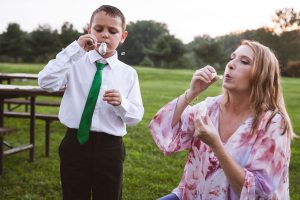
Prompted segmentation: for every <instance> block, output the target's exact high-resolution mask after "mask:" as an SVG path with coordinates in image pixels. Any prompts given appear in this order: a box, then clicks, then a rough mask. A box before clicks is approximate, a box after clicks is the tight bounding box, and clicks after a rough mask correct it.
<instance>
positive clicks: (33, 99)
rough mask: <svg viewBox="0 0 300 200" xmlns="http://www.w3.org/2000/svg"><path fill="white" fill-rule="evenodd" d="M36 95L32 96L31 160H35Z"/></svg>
mask: <svg viewBox="0 0 300 200" xmlns="http://www.w3.org/2000/svg"><path fill="white" fill-rule="evenodd" d="M34 129H35V97H30V144H32V148H31V149H30V150H29V162H33V161H34V148H35V136H34V135H35V132H34Z"/></svg>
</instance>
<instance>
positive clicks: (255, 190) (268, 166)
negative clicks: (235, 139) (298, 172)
mask: <svg viewBox="0 0 300 200" xmlns="http://www.w3.org/2000/svg"><path fill="white" fill-rule="evenodd" d="M268 116H269V115H268V114H266V115H265V117H264V118H263V122H262V123H261V124H265V122H266V121H267V119H268ZM282 123H283V119H282V117H281V116H280V115H279V114H277V115H275V117H274V118H273V119H272V121H271V124H270V125H269V127H268V128H267V130H266V131H265V130H264V126H261V125H260V127H259V130H258V133H257V134H258V135H257V138H256V141H255V143H254V145H253V148H252V150H251V153H250V156H249V160H248V162H247V165H246V166H245V168H244V170H245V172H246V176H245V181H244V186H243V189H242V192H241V196H240V199H243V200H244V199H245V200H250V199H251V200H252V199H253V200H254V199H285V198H286V196H288V184H289V183H288V167H289V161H290V138H289V136H288V134H287V133H285V134H282V131H283V129H282ZM261 127H262V128H261ZM278 195H279V196H278ZM281 197H283V198H281Z"/></svg>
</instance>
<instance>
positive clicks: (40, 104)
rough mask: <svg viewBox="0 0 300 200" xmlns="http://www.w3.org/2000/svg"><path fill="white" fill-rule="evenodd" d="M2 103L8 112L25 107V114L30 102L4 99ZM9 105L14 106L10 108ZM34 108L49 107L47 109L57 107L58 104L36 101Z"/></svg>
mask: <svg viewBox="0 0 300 200" xmlns="http://www.w3.org/2000/svg"><path fill="white" fill-rule="evenodd" d="M4 103H6V104H8V110H9V111H13V110H14V109H16V108H18V107H20V106H22V105H25V112H28V105H30V100H28V99H5V100H4ZM11 105H14V107H12V106H11ZM35 105H36V106H49V107H59V106H60V102H49V101H36V102H35Z"/></svg>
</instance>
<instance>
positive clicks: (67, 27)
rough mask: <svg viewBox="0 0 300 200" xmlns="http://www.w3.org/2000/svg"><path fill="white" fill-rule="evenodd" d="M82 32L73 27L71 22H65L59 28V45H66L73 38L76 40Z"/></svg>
mask: <svg viewBox="0 0 300 200" xmlns="http://www.w3.org/2000/svg"><path fill="white" fill-rule="evenodd" d="M81 34H82V33H79V32H78V31H77V30H75V29H74V27H73V24H71V23H69V22H65V23H64V24H63V25H62V26H61V29H60V34H59V40H60V47H61V48H63V47H66V46H67V45H69V44H70V43H71V42H73V41H74V40H77V39H78V38H79V36H80V35H81Z"/></svg>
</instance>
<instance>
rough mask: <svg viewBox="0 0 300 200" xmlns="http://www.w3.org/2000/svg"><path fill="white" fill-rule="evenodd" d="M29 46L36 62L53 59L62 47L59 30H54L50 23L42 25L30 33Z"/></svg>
mask: <svg viewBox="0 0 300 200" xmlns="http://www.w3.org/2000/svg"><path fill="white" fill-rule="evenodd" d="M29 46H30V49H31V56H32V59H33V60H34V61H35V62H47V61H49V59H53V58H54V56H55V55H56V54H57V52H59V51H60V50H61V48H62V47H60V42H59V35H58V32H57V30H52V29H51V27H50V26H49V25H43V26H41V25H40V26H39V27H38V28H37V29H36V30H34V31H32V32H31V33H30V37H29Z"/></svg>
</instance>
